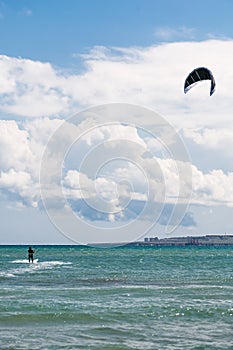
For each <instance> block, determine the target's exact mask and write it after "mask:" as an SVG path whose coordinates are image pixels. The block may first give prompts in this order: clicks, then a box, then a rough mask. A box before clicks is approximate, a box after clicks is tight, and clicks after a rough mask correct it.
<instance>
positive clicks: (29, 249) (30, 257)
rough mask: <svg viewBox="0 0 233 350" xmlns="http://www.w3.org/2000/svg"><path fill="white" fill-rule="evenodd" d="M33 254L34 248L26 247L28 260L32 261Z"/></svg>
mask: <svg viewBox="0 0 233 350" xmlns="http://www.w3.org/2000/svg"><path fill="white" fill-rule="evenodd" d="M33 254H34V250H33V249H32V247H29V248H28V261H29V262H32V263H33Z"/></svg>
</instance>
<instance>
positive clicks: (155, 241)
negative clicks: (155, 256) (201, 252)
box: [129, 234, 233, 246]
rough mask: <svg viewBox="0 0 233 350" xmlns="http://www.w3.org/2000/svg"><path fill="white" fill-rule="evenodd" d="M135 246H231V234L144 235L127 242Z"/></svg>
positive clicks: (232, 238)
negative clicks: (163, 236) (141, 237)
mask: <svg viewBox="0 0 233 350" xmlns="http://www.w3.org/2000/svg"><path fill="white" fill-rule="evenodd" d="M129 244H130V245H137V246H231V245H232V246H233V235H226V234H224V235H205V236H186V237H169V238H158V237H146V238H144V241H138V242H134V243H129Z"/></svg>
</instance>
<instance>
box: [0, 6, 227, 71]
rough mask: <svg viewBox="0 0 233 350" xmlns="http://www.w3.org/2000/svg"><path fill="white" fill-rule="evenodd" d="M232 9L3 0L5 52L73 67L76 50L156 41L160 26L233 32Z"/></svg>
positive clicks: (194, 32) (196, 32) (202, 34)
mask: <svg viewBox="0 0 233 350" xmlns="http://www.w3.org/2000/svg"><path fill="white" fill-rule="evenodd" d="M232 10H233V4H232V1H230V0H223V1H221V3H220V2H219V1H218V0H212V1H209V0H205V1H199V0H197V1H191V2H187V1H185V0H184V1H183V0H177V1H171V0H164V1H153V0H146V1H142V0H127V1H124V0H119V1H114V0H112V1H107V0H98V1H93V0H86V1H84V0H83V1H80V0H69V1H68V2H67V3H66V2H65V1H64V0H58V1H56V0H49V1H46V0H41V1H24V0H20V1H17V0H15V1H13V0H9V1H6V2H4V1H2V2H1V4H0V14H1V21H0V29H1V31H0V42H1V53H2V54H6V55H9V56H16V57H17V56H21V57H24V58H31V59H33V60H41V61H45V62H47V61H49V62H52V63H53V64H55V65H60V66H63V67H67V68H71V67H72V68H73V67H75V63H76V61H75V60H74V59H73V58H72V57H73V54H75V53H78V54H80V53H82V52H86V51H87V50H89V49H90V48H91V47H93V46H96V45H103V46H120V47H127V46H148V45H151V44H155V43H156V42H159V41H160V38H159V37H157V36H156V31H157V30H158V29H171V32H170V33H171V37H168V38H166V39H167V40H168V41H172V40H182V39H183V37H182V28H183V29H184V28H186V29H187V31H188V30H190V34H191V36H193V38H194V39H196V40H199V39H205V38H207V37H208V36H209V35H215V36H219V37H221V36H223V37H224V36H226V37H232V35H233V29H232V24H231V14H232ZM172 33H173V34H172ZM183 35H184V32H183ZM184 36H185V35H184ZM185 39H188V38H185ZM72 65H74V66H72Z"/></svg>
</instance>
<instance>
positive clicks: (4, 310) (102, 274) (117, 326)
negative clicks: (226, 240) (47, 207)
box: [0, 246, 233, 350]
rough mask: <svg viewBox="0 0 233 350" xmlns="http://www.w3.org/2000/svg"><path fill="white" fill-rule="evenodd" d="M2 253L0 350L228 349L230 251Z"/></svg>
mask: <svg viewBox="0 0 233 350" xmlns="http://www.w3.org/2000/svg"><path fill="white" fill-rule="evenodd" d="M26 253H27V247H25V246H11V247H9V246H8V247H5V246H2V247H1V246H0V254H1V269H0V286H1V288H0V349H1V350H5V349H11V350H13V349H14V350H19V349H28V350H32V349H36V350H38V349H43V350H44V349H49V350H50V349H54V350H58V349H107V350H113V349H114V350H121V349H122V350H124V349H125V350H126V349H127V350H128V349H143V350H144V349H153V350H155V349H158V350H168V349H169V350H170V349H171V350H176V349H185V350H187V349H197V350H198V349H199V350H201V349H208V350H209V349H224V350H226V349H233V332H232V331H233V326H232V324H233V300H232V297H233V294H232V292H233V271H232V270H233V247H232V248H213V247H212V248H201V247H199V248H198V247H189V248H188V247H187V248H153V247H148V248H143V247H135V248H133V247H120V248H111V249H104V248H102V249H98V248H84V247H72V246H49V247H48V246H41V247H39V249H38V250H37V252H36V254H35V258H36V259H38V260H36V261H35V263H34V264H29V263H28V262H27V260H26V259H27V255H26Z"/></svg>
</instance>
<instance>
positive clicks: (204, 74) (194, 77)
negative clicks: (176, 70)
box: [184, 67, 216, 96]
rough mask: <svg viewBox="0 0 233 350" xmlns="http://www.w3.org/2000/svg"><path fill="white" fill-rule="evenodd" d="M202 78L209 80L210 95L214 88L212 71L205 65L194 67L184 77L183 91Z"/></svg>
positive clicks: (185, 91) (186, 90)
mask: <svg viewBox="0 0 233 350" xmlns="http://www.w3.org/2000/svg"><path fill="white" fill-rule="evenodd" d="M202 80H210V81H211V86H210V96H211V95H212V94H213V93H214V90H215V85H216V84H215V80H214V77H213V74H212V72H211V71H210V70H209V69H208V68H205V67H200V68H196V69H194V70H193V71H192V72H191V73H189V75H188V76H187V78H186V79H185V83H184V93H185V94H186V93H187V92H188V91H189V90H190V89H191V88H192V87H193V86H195V85H196V84H197V83H198V82H199V81H202Z"/></svg>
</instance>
